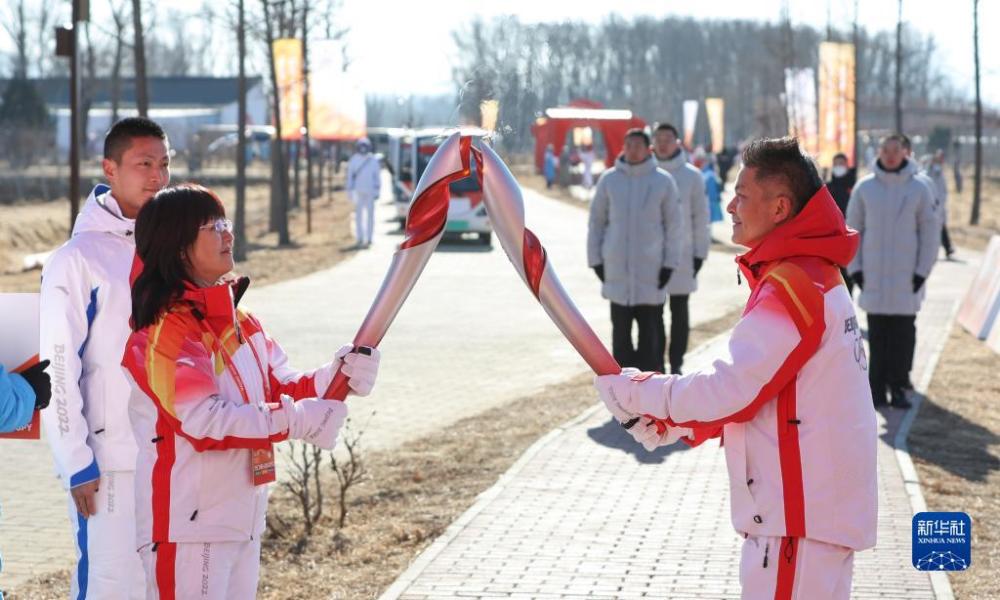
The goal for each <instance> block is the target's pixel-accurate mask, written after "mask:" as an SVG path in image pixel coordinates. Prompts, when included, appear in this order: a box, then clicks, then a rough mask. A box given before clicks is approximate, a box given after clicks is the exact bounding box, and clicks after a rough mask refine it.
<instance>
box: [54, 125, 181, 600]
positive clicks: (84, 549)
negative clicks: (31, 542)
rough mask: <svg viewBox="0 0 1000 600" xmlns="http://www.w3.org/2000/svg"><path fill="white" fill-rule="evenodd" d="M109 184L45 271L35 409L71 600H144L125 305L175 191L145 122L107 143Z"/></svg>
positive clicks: (165, 148)
mask: <svg viewBox="0 0 1000 600" xmlns="http://www.w3.org/2000/svg"><path fill="white" fill-rule="evenodd" d="M102 166H103V168H104V176H105V177H106V178H107V180H108V183H109V184H110V185H98V186H97V187H95V188H94V190H93V192H91V194H90V197H89V198H88V199H87V202H86V204H85V205H84V207H83V210H82V211H81V212H80V215H79V217H77V220H76V223H75V225H74V226H73V235H72V237H71V238H70V240H69V241H68V242H66V243H65V244H63V245H62V246H61V247H60V248H59V249H58V250H56V251H55V252H54V253H53V254H52V256H51V257H50V258H49V260H48V261H47V263H46V264H45V267H44V269H43V270H42V287H41V299H40V314H41V339H40V349H41V351H40V354H41V356H42V358H44V359H48V360H50V361H51V367H50V373H51V376H52V402H51V404H50V405H49V407H48V408H47V409H45V410H44V411H42V424H43V427H44V428H45V437H46V439H48V442H49V445H50V447H51V448H52V455H53V457H54V459H55V464H56V471H57V473H58V475H59V479H60V481H61V482H62V485H63V487H65V488H66V489H67V490H68V491H69V514H70V522H71V523H72V527H73V540H74V542H75V544H74V545H75V546H76V554H77V564H76V570H75V572H74V573H73V577H72V585H71V591H72V597H73V598H74V599H77V598H100V599H102V600H105V599H118V598H123V599H124V598H144V597H145V584H144V579H145V577H144V575H143V570H142V564H141V563H140V562H139V555H138V554H137V553H136V552H135V544H134V541H135V497H134V484H133V481H134V477H135V459H136V445H135V438H134V437H133V435H132V426H131V424H130V423H129V417H128V398H129V384H128V381H127V380H126V379H125V373H124V372H123V370H122V368H121V365H120V364H119V363H120V362H121V355H122V350H123V349H124V348H125V340H126V339H127V338H128V334H129V324H128V320H129V315H130V314H131V312H132V308H131V307H132V300H131V297H130V295H129V274H130V272H131V269H132V258H133V256H134V255H135V239H134V235H133V233H134V231H135V221H134V219H135V217H136V215H137V214H138V213H139V210H140V209H141V208H142V206H143V205H145V204H146V202H148V201H149V199H150V198H152V197H153V195H154V194H156V193H157V192H158V191H159V190H160V189H162V188H163V187H165V186H166V185H167V183H168V182H169V181H170V152H169V142H168V140H167V136H166V134H165V133H164V131H163V129H162V128H161V127H160V126H159V125H158V124H156V123H154V122H153V121H150V120H148V119H144V118H142V117H134V118H127V119H123V120H121V121H119V122H117V123H115V124H114V125H113V126H112V127H111V130H110V131H109V132H108V134H107V136H106V137H105V139H104V161H103V163H102Z"/></svg>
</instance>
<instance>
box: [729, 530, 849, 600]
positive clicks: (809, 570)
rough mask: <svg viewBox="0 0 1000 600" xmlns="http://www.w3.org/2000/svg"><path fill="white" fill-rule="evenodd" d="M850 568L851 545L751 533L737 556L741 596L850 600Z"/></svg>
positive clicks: (751, 599)
mask: <svg viewBox="0 0 1000 600" xmlns="http://www.w3.org/2000/svg"><path fill="white" fill-rule="evenodd" d="M765 557H766V558H765ZM853 570H854V551H853V550H851V549H850V548H845V547H843V546H835V545H833V544H825V543H823V542H817V541H815V540H810V539H805V538H782V537H763V536H750V537H748V538H747V539H746V540H745V541H744V542H743V555H742V557H741V559H740V586H741V587H742V588H743V595H742V598H743V600H793V599H795V600H814V599H816V598H824V599H828V600H849V598H850V596H851V576H852V573H853Z"/></svg>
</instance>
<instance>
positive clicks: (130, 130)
mask: <svg viewBox="0 0 1000 600" xmlns="http://www.w3.org/2000/svg"><path fill="white" fill-rule="evenodd" d="M137 137H155V138H159V139H161V140H163V141H167V133H166V132H165V131H163V128H162V127H160V124H159V123H157V122H156V121H153V120H152V119H147V118H146V117H127V118H124V119H121V120H120V121H118V122H117V123H115V124H114V125H112V126H111V129H109V130H108V134H107V135H106V136H104V158H107V159H110V160H113V161H115V162H117V163H120V162H121V160H122V154H125V151H126V150H128V147H129V146H130V145H132V140H133V139H134V138H137Z"/></svg>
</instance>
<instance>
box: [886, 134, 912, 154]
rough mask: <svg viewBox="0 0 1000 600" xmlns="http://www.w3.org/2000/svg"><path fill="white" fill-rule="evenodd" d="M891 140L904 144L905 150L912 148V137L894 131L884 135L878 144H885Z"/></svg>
mask: <svg viewBox="0 0 1000 600" xmlns="http://www.w3.org/2000/svg"><path fill="white" fill-rule="evenodd" d="M889 142H899V145H900V146H902V147H903V149H904V150H909V149H910V138H908V137H906V136H905V135H903V134H902V133H895V132H894V133H890V134H887V135H883V136H882V138H881V139H880V140H879V141H878V145H879V147H881V146H885V145H886V144H888V143H889Z"/></svg>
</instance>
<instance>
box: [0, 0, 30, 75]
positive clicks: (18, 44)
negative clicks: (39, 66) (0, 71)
mask: <svg viewBox="0 0 1000 600" xmlns="http://www.w3.org/2000/svg"><path fill="white" fill-rule="evenodd" d="M8 10H9V13H8V14H7V15H6V18H5V19H3V21H0V23H2V24H3V28H4V29H5V30H6V31H7V34H8V35H9V36H10V39H11V41H13V42H14V51H15V52H16V58H15V60H14V79H26V78H27V77H28V15H27V12H26V11H25V9H24V0H17V3H16V4H14V5H12V6H11V7H10V8H9V9H8Z"/></svg>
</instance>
